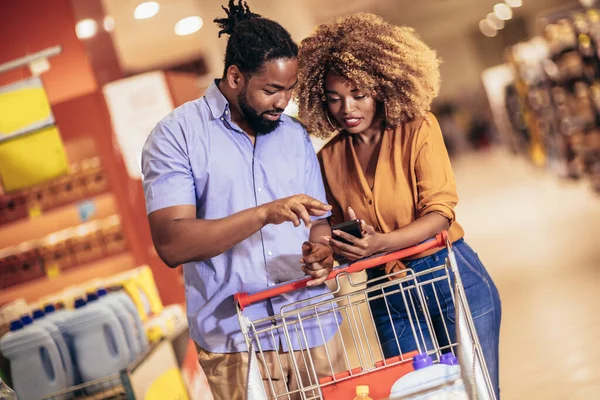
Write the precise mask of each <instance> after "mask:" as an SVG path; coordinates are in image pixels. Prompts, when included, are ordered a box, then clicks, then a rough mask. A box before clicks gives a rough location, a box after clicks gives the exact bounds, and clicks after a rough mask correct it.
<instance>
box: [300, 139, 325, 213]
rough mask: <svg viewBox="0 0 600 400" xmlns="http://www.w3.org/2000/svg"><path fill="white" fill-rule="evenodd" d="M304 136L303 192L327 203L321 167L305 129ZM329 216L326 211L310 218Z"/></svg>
mask: <svg viewBox="0 0 600 400" xmlns="http://www.w3.org/2000/svg"><path fill="white" fill-rule="evenodd" d="M304 138H305V139H304V146H305V151H306V168H305V182H306V183H305V186H306V188H305V194H306V195H307V196H310V197H312V198H314V199H317V200H319V201H320V202H322V203H325V204H327V197H326V195H325V187H324V186H323V177H322V176H321V167H320V165H319V160H318V159H317V153H315V148H314V146H313V144H312V141H311V140H310V136H309V135H308V133H307V132H306V131H305V135H304ZM330 216H331V212H330V211H328V212H327V214H325V215H323V216H321V217H315V216H313V217H311V219H312V220H313V221H315V220H318V219H323V218H329V217H330Z"/></svg>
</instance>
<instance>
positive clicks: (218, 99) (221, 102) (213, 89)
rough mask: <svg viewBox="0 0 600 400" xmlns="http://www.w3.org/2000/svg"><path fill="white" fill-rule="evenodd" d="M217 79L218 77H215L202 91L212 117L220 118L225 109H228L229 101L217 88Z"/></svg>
mask: <svg viewBox="0 0 600 400" xmlns="http://www.w3.org/2000/svg"><path fill="white" fill-rule="evenodd" d="M219 81H220V79H215V80H214V81H213V83H211V84H210V86H209V87H208V89H206V92H205V93H204V98H205V99H206V102H207V103H208V108H210V112H211V114H212V118H213V119H218V118H221V117H222V116H223V114H225V111H228V110H229V102H228V101H227V99H226V98H225V96H223V93H221V90H219V86H218V84H219Z"/></svg>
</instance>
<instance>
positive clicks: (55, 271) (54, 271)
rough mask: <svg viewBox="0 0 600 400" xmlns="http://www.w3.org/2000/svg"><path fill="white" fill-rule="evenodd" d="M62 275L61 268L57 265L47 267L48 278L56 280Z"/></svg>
mask: <svg viewBox="0 0 600 400" xmlns="http://www.w3.org/2000/svg"><path fill="white" fill-rule="evenodd" d="M59 275H60V267H59V266H58V264H56V263H50V264H47V265H46V276H47V277H48V278H56V277H57V276H59Z"/></svg>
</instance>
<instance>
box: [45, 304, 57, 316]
mask: <svg viewBox="0 0 600 400" xmlns="http://www.w3.org/2000/svg"><path fill="white" fill-rule="evenodd" d="M54 311H56V307H54V304H48V305H47V306H46V307H44V312H45V313H46V314H50V313H53V312H54Z"/></svg>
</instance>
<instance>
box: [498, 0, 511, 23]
mask: <svg viewBox="0 0 600 400" xmlns="http://www.w3.org/2000/svg"><path fill="white" fill-rule="evenodd" d="M494 14H496V17H498V18H500V19H502V20H504V21H508V20H509V19H511V18H512V15H513V14H512V9H511V8H510V7H509V6H508V5H507V4H505V3H498V4H496V5H495V6H494Z"/></svg>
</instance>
